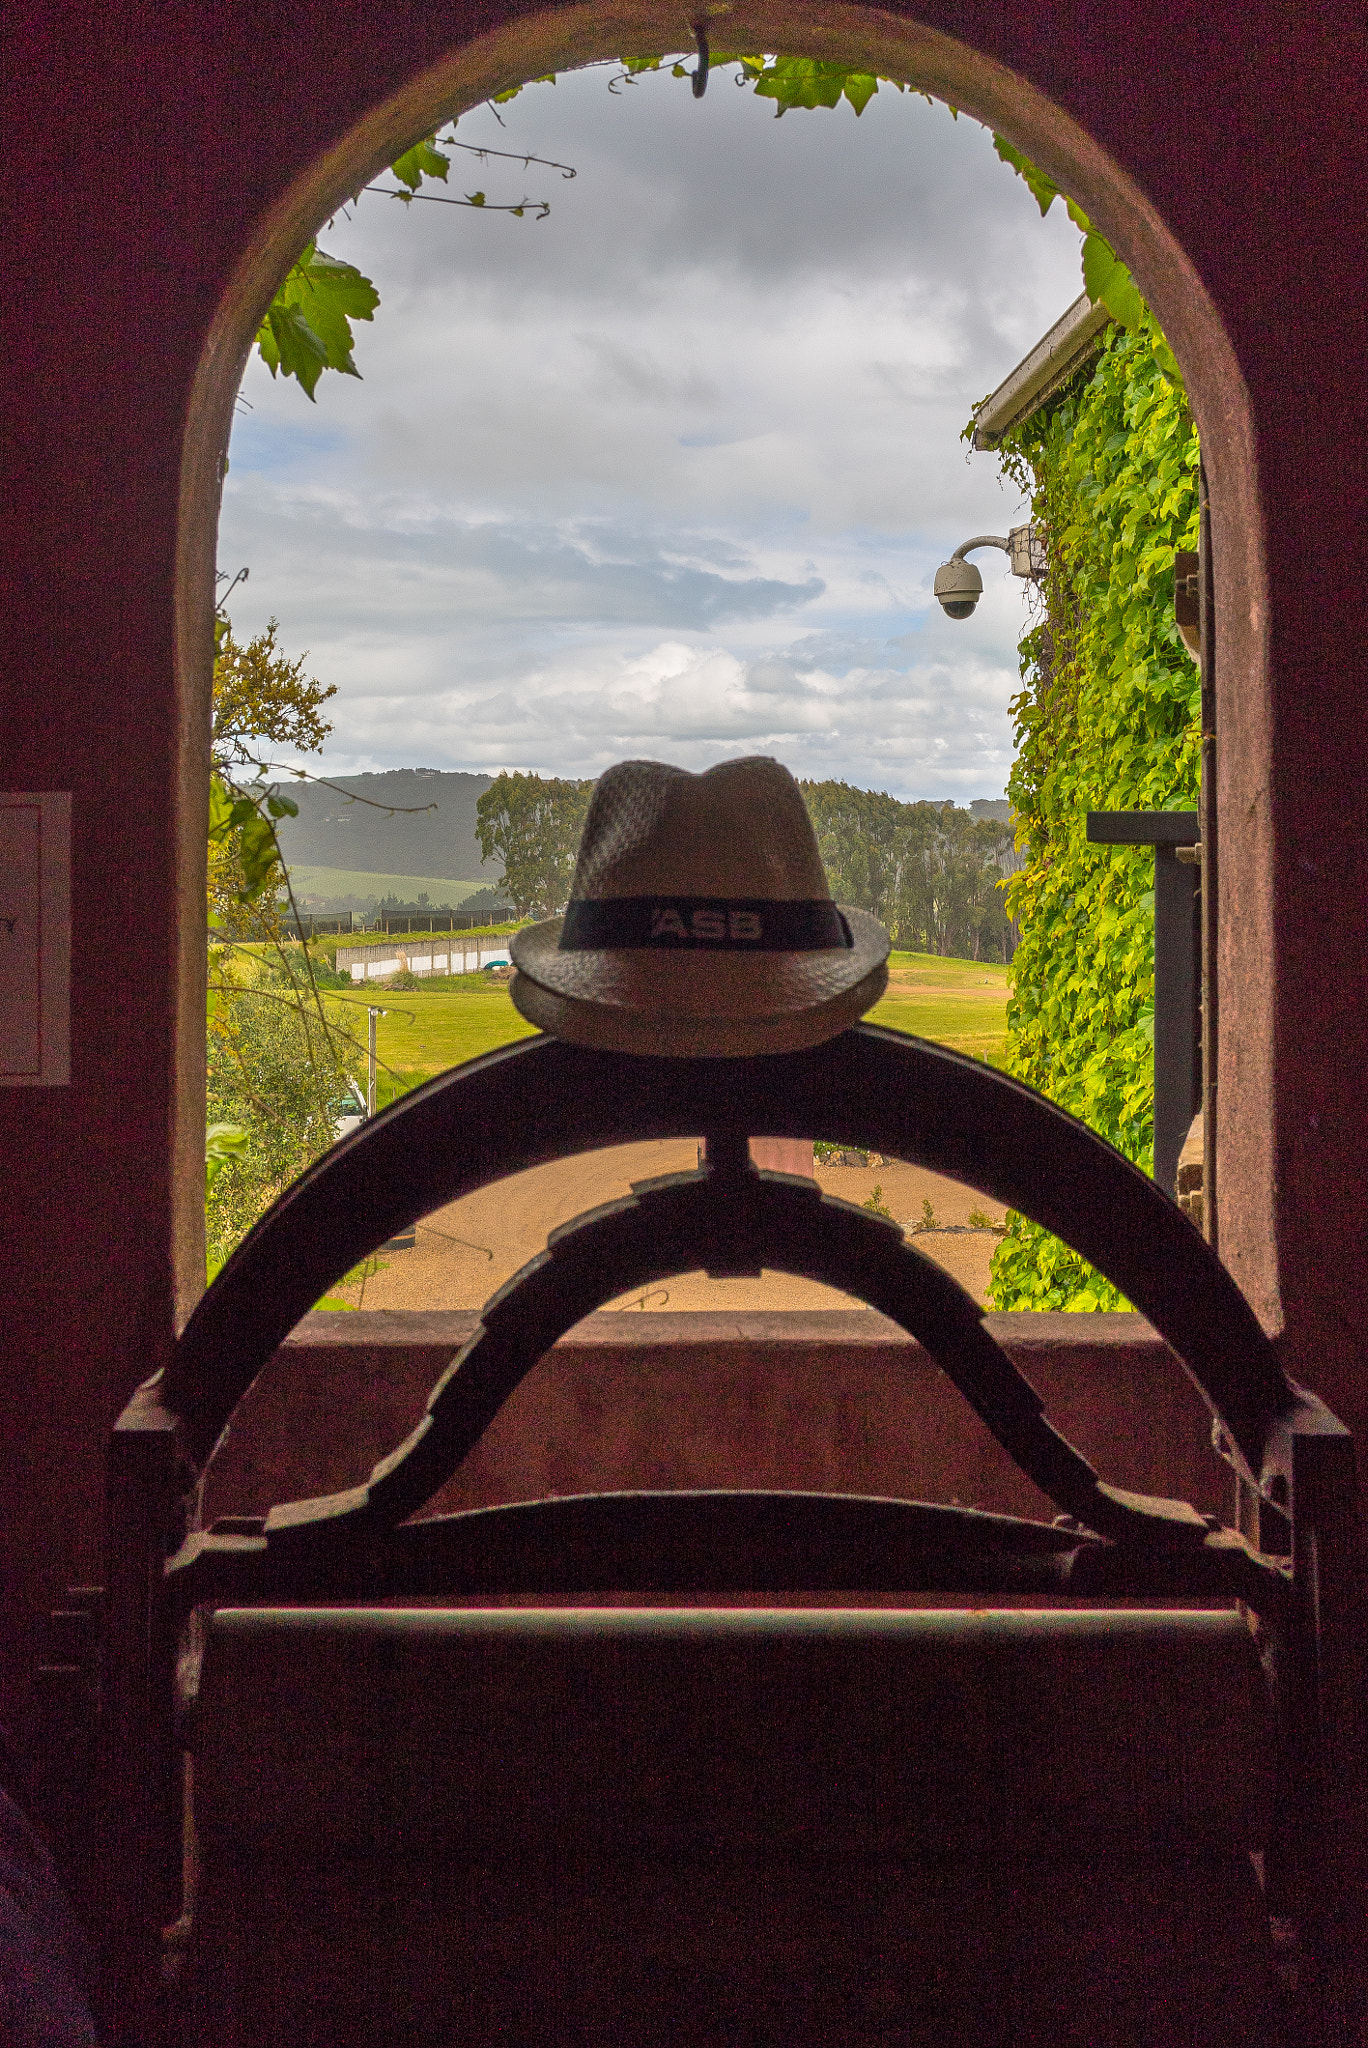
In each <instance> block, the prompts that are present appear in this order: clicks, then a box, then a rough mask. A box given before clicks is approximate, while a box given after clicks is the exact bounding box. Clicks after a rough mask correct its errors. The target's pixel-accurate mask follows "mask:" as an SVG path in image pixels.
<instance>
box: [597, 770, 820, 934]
mask: <svg viewBox="0 0 1368 2048" xmlns="http://www.w3.org/2000/svg"><path fill="white" fill-rule="evenodd" d="M661 894H682V895H689V896H702V897H736V898H739V899H766V900H771V901H776V902H813V901H827V902H829V901H830V900H831V890H830V887H829V886H828V883H827V878H826V872H825V870H824V868H823V866H822V857H821V854H820V853H819V852H818V850H817V838H816V834H815V833H814V831H813V829H812V821H811V819H810V818H809V817H808V811H807V805H806V804H805V803H804V802H803V793H802V791H801V790H800V789H799V787H798V784H797V783H796V782H795V781H794V779H793V777H792V775H790V774H789V771H788V769H787V768H785V767H783V766H782V765H781V764H780V763H779V762H778V761H773V760H770V759H769V758H768V757H767V756H765V755H761V754H753V755H750V756H748V757H747V758H746V759H744V760H740V761H721V762H719V763H718V765H717V766H716V767H715V768H708V769H705V770H704V772H703V773H702V774H700V775H692V774H690V773H689V771H688V769H686V768H671V767H667V766H666V765H665V764H664V763H662V762H659V761H620V762H618V763H617V764H616V766H614V767H612V768H609V769H607V770H606V771H605V772H604V774H603V775H601V776H600V778H599V781H598V783H597V786H596V787H595V790H594V794H593V797H592V799H591V801H590V805H589V812H588V816H587V817H586V819H585V821H584V835H583V838H582V839H581V841H580V850H579V859H578V861H577V863H576V867H575V880H574V885H573V887H572V889H571V891H570V895H571V900H572V901H574V900H576V899H582V900H587V901H591V902H592V901H595V900H597V899H602V898H613V897H632V896H653V895H661Z"/></svg>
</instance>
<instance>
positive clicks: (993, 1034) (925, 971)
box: [869, 953, 1008, 1067]
mask: <svg viewBox="0 0 1368 2048" xmlns="http://www.w3.org/2000/svg"><path fill="white" fill-rule="evenodd" d="M1007 994H1008V989H1007V969H1006V968H1005V967H1004V966H1003V965H1002V963H1001V961H998V962H996V963H994V962H991V961H987V962H985V961H979V960H942V959H941V958H939V956H938V955H936V954H935V953H894V954H892V955H890V957H889V962H888V993H887V995H885V996H884V998H883V1000H882V1001H881V1002H879V1003H876V1004H875V1006H874V1008H873V1009H872V1010H871V1011H870V1013H869V1022H870V1023H871V1024H887V1025H888V1026H889V1028H890V1029H891V1030H894V1031H910V1032H911V1033H912V1034H913V1036H914V1037H917V1038H932V1039H935V1041H936V1043H937V1044H938V1045H948V1046H952V1047H953V1048H954V1050H955V1051H956V1052H963V1053H968V1054H969V1056H970V1057H971V1058H972V1059H976V1060H986V1061H987V1062H988V1064H989V1065H990V1066H994V1067H1000V1066H1002V1065H1003V1064H1004V1063H1005V1060H1006V1055H1007Z"/></svg>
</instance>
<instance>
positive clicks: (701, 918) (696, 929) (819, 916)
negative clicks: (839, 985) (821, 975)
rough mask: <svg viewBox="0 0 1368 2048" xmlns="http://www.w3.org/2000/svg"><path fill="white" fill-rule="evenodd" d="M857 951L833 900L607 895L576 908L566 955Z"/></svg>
mask: <svg viewBox="0 0 1368 2048" xmlns="http://www.w3.org/2000/svg"><path fill="white" fill-rule="evenodd" d="M853 944H854V940H853V939H852V937H851V932H850V926H849V925H848V924H847V923H846V921H845V919H844V917H842V915H841V913H840V911H839V910H838V909H837V907H836V905H835V904H834V903H832V902H831V901H830V900H829V899H825V898H823V899H811V900H807V901H802V900H800V901H797V902H794V901H790V900H787V899H782V898H775V897H762V896H745V897H739V896H605V897H600V898H589V897H581V898H578V899H577V900H576V901H575V902H573V903H571V904H570V905H569V907H568V908H567V910H566V913H565V923H564V925H563V926H562V928H561V935H560V950H561V952H563V953H583V952H590V951H594V952H598V951H618V950H621V949H624V948H634V947H654V948H657V949H660V950H663V951H665V952H673V951H676V950H678V949H679V948H680V947H685V948H699V947H701V948H706V949H707V950H708V951H712V952H728V953H821V952H826V951H828V950H829V949H831V948H833V947H837V946H841V947H847V946H851V945H853Z"/></svg>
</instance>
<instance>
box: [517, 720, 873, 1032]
mask: <svg viewBox="0 0 1368 2048" xmlns="http://www.w3.org/2000/svg"><path fill="white" fill-rule="evenodd" d="M888 945H889V940H888V934H887V932H886V931H885V930H884V928H883V926H882V925H881V924H879V923H878V922H877V920H876V919H874V918H872V917H870V916H868V915H867V914H866V913H865V912H864V911H862V910H850V909H844V908H838V906H837V905H836V904H835V903H833V902H832V900H831V890H830V888H829V887H828V885H827V878H826V874H825V872H824V871H823V868H822V857H821V855H820V854H819V853H818V851H817V840H816V837H815V835H814V833H813V830H812V824H811V821H810V819H809V817H808V814H807V806H806V805H805V804H804V802H803V797H802V792H801V791H800V789H799V787H798V785H797V783H796V782H795V781H794V779H793V777H792V776H791V775H790V774H789V772H788V770H787V768H782V767H781V766H780V765H779V763H778V762H777V761H770V760H766V759H763V758H761V757H758V756H755V757H752V758H751V759H749V760H744V761H723V762H721V763H720V764H719V765H718V766H717V767H716V768H709V769H708V770H707V771H706V773H704V774H702V775H691V774H689V772H688V771H687V770H686V769H684V768H667V767H665V766H663V765H662V764H661V763H660V762H659V761H621V762H619V763H618V765H617V766H616V767H614V768H610V769H608V771H607V772H606V774H604V775H603V776H601V777H600V779H599V782H598V785H597V787H596V788H595V790H594V794H593V797H592V798H591V800H590V804H589V814H588V816H587V818H586V819H585V822H584V836H583V838H582V839H581V841H580V849H579V861H578V864H577V866H576V869H575V880H574V885H573V887H572V889H571V891H570V902H569V904H568V905H567V907H566V912H565V915H564V917H553V918H550V919H549V920H548V921H547V922H546V923H544V924H536V925H532V926H530V927H529V928H528V929H527V930H525V931H521V932H518V933H517V934H516V936H515V937H514V939H513V943H512V946H511V948H510V951H511V952H512V955H513V964H514V966H515V967H516V969H517V973H516V974H515V975H514V977H513V983H512V996H513V1000H514V1002H515V1003H516V1004H517V1006H518V1008H519V1010H521V1012H522V1014H523V1016H524V1017H526V1018H528V1020H529V1021H530V1022H531V1023H533V1024H539V1025H540V1026H541V1028H542V1029H543V1030H544V1031H550V1032H554V1033H555V1035H556V1036H557V1037H558V1038H568V1039H571V1040H573V1041H574V1042H575V1043H576V1044H577V1045H588V1046H594V1047H597V1048H599V1049H600V1050H603V1051H609V1052H634V1053H665V1054H675V1055H695V1054H701V1055H704V1056H706V1057H738V1056H740V1055H742V1054H745V1053H765V1052H795V1051H798V1050H799V1049H800V1048H802V1047H804V1046H809V1045H820V1044H821V1043H822V1041H823V1040H824V1039H827V1038H834V1037H835V1036H836V1034H837V1033H838V1032H840V1031H844V1030H845V1029H846V1027H847V1026H848V1025H851V1024H853V1023H854V1022H855V1021H856V1019H857V1018H859V1017H862V1016H863V1015H864V1013H865V1011H866V1010H867V1009H869V1008H870V1006H871V1005H872V1004H874V1003H876V1002H877V1001H878V1000H879V997H880V996H881V995H882V994H883V992H884V989H885V987H886V985H887V982H888V969H887V966H886V965H885V962H886V961H887V958H888Z"/></svg>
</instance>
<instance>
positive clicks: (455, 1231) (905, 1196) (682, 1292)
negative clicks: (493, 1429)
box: [336, 1138, 1003, 1311]
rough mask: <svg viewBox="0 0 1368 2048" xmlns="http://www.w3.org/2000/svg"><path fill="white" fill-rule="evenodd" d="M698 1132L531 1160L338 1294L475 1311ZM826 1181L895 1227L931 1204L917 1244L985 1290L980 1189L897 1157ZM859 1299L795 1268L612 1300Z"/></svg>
mask: <svg viewBox="0 0 1368 2048" xmlns="http://www.w3.org/2000/svg"><path fill="white" fill-rule="evenodd" d="M696 1157H697V1146H696V1143H695V1141H694V1140H693V1139H691V1138H690V1139H682V1140H667V1141H654V1140H653V1141H650V1142H648V1143H645V1144H639V1145H621V1146H614V1147H612V1148H611V1149H610V1150H607V1151H603V1152H591V1153H585V1154H582V1155H581V1156H580V1157H579V1158H576V1159H568V1160H562V1161H558V1162H556V1163H555V1164H554V1165H551V1166H538V1167H533V1168H532V1169H531V1170H530V1171H529V1172H527V1173H520V1174H514V1175H512V1176H511V1177H510V1178H509V1179H508V1180H505V1181H501V1182H499V1183H498V1184H497V1185H495V1186H494V1187H490V1188H483V1189H481V1190H480V1191H479V1193H477V1194H473V1195H466V1196H464V1197H463V1198H462V1199H461V1200H460V1201H459V1202H451V1203H449V1204H448V1205H447V1207H445V1208H443V1209H438V1210H436V1211H434V1213H433V1214H432V1215H431V1216H429V1217H428V1218H426V1219H425V1221H424V1222H422V1223H420V1224H419V1225H418V1230H417V1242H416V1244H415V1245H414V1248H413V1249H412V1250H411V1251H400V1252H388V1253H386V1254H385V1255H384V1256H385V1269H384V1271H383V1272H380V1273H376V1274H374V1275H372V1276H371V1277H370V1278H369V1279H368V1280H367V1281H366V1283H365V1287H364V1292H363V1291H362V1289H360V1288H356V1287H353V1288H350V1289H347V1290H345V1292H344V1291H343V1290H340V1289H339V1290H336V1291H337V1292H338V1293H339V1294H341V1295H342V1298H343V1299H346V1300H350V1301H352V1302H353V1303H355V1304H356V1305H357V1306H358V1307H359V1306H363V1305H364V1306H365V1307H366V1308H368V1309H370V1308H404V1309H478V1308H479V1307H481V1306H482V1304H483V1303H484V1302H485V1301H487V1300H488V1298H489V1296H490V1295H491V1294H492V1293H493V1292H494V1290H495V1289H496V1288H497V1287H501V1286H502V1285H503V1283H504V1281H505V1280H507V1279H509V1278H511V1276H512V1275H513V1274H514V1273H516V1272H517V1271H518V1269H519V1267H521V1266H523V1265H525V1264H526V1263H527V1261H528V1260H529V1259H531V1258H534V1257H535V1256H536V1254H537V1253H538V1252H539V1251H541V1250H542V1249H543V1248H544V1247H545V1244H546V1239H547V1234H548V1232H550V1231H551V1230H553V1229H554V1228H555V1227H556V1226H557V1225H558V1224H561V1223H566V1222H568V1221H569V1220H570V1219H571V1218H572V1217H574V1216H578V1215H580V1214H582V1213H583V1211H584V1210H586V1209H592V1208H596V1207H597V1206H598V1205H599V1203H601V1202H611V1201H615V1200H617V1199H618V1198H619V1197H621V1196H623V1195H625V1194H627V1193H628V1192H629V1190H630V1188H631V1184H632V1182H633V1181H639V1180H650V1179H653V1178H654V1177H655V1176H656V1175H658V1174H663V1173H678V1172H680V1171H681V1170H682V1169H685V1168H688V1167H692V1166H693V1164H694V1162H695V1159H696ZM816 1176H817V1180H818V1183H819V1185H820V1186H821V1187H822V1188H823V1190H824V1191H825V1192H827V1193H829V1194H833V1195H839V1196H840V1197H841V1198H842V1200H844V1201H847V1202H855V1203H858V1204H863V1203H864V1202H865V1201H866V1200H867V1199H868V1197H869V1196H870V1195H871V1194H872V1192H873V1191H874V1189H875V1188H876V1187H877V1188H879V1189H881V1190H882V1200H883V1202H884V1204H885V1206H886V1207H887V1208H889V1209H890V1210H891V1211H892V1213H893V1215H894V1216H895V1217H896V1218H897V1220H898V1222H899V1223H902V1224H913V1223H920V1222H921V1221H922V1220H923V1216H924V1209H923V1204H924V1203H926V1202H930V1204H931V1209H932V1214H933V1216H934V1218H935V1220H936V1222H937V1224H940V1225H949V1226H952V1228H950V1229H949V1230H927V1231H921V1232H918V1234H917V1236H916V1239H915V1242H916V1244H917V1247H918V1249H919V1250H920V1251H923V1252H925V1253H927V1254H928V1256H929V1257H931V1258H933V1259H935V1260H936V1261H937V1263H938V1264H940V1265H942V1266H944V1267H945V1268H946V1270H947V1271H948V1272H950V1273H953V1274H954V1276H955V1278H956V1279H957V1280H958V1281H959V1282H960V1284H961V1286H963V1287H965V1288H967V1289H968V1291H969V1293H970V1294H972V1295H973V1296H974V1298H975V1300H977V1301H982V1302H986V1301H987V1298H988V1267H989V1262H990V1260H991V1258H992V1255H993V1250H994V1247H995V1246H996V1244H997V1238H996V1237H995V1236H994V1235H993V1233H992V1232H991V1231H989V1230H981V1229H969V1228H967V1227H966V1226H967V1225H968V1222H969V1215H970V1212H971V1210H980V1211H983V1212H985V1213H986V1214H987V1215H988V1216H990V1217H991V1219H992V1221H993V1222H994V1223H1001V1221H1002V1213H1003V1212H1002V1210H1001V1209H1000V1208H998V1206H997V1205H996V1204H995V1203H991V1202H989V1201H988V1200H987V1198H986V1197H985V1196H983V1195H980V1194H978V1193H976V1192H975V1191H974V1190H973V1189H972V1188H966V1187H963V1186H961V1184H960V1183H959V1182H958V1181H952V1180H946V1179H945V1178H944V1177H943V1176H942V1175H941V1174H937V1173H928V1172H926V1171H925V1170H924V1169H923V1168H921V1167H918V1166H905V1165H902V1164H901V1163H899V1162H897V1161H890V1162H889V1163H888V1164H886V1165H882V1166H846V1165H831V1166H820V1165H819V1166H818V1167H817V1169H816ZM861 1305H862V1304H860V1303H858V1302H855V1301H852V1299H851V1298H850V1296H848V1295H845V1294H841V1293H838V1292H837V1291H836V1289H834V1288H830V1287H819V1286H817V1285H816V1284H815V1283H814V1282H812V1281H810V1280H798V1279H794V1278H792V1277H791V1276H790V1275H788V1274H782V1273H764V1274H762V1275H761V1276H760V1278H759V1279H757V1280H709V1279H708V1278H707V1276H706V1274H703V1273H692V1274H684V1275H682V1276H680V1277H679V1278H677V1279H672V1280H670V1281H668V1282H665V1283H662V1285H661V1286H660V1287H657V1288H655V1289H653V1290H652V1291H651V1292H650V1293H649V1294H645V1295H643V1294H636V1295H629V1296H624V1297H623V1298H621V1299H620V1300H617V1301H613V1302H608V1303H606V1304H605V1306H606V1307H609V1308H619V1309H624V1310H629V1309H633V1308H646V1309H665V1310H672V1309H722V1310H728V1311H735V1310H740V1309H817V1308H852V1307H855V1308H858V1307H860V1306H861Z"/></svg>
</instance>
